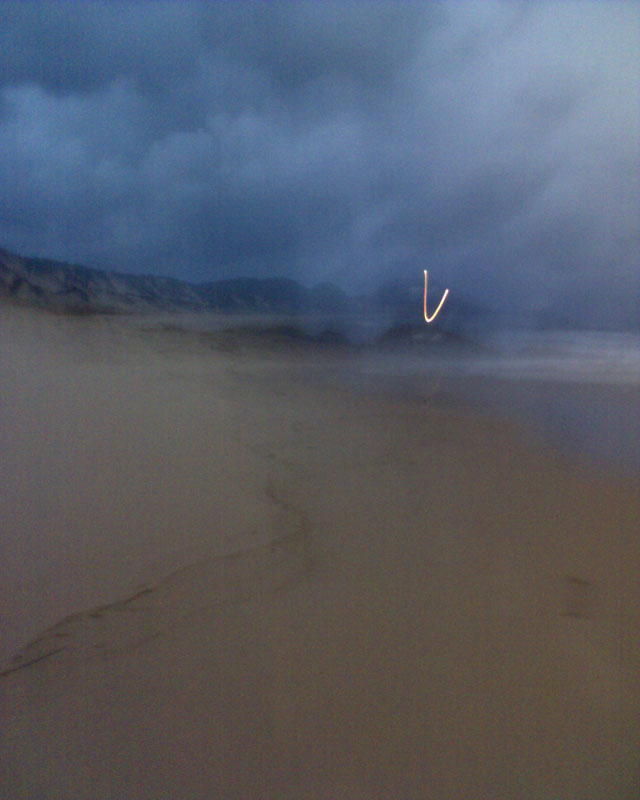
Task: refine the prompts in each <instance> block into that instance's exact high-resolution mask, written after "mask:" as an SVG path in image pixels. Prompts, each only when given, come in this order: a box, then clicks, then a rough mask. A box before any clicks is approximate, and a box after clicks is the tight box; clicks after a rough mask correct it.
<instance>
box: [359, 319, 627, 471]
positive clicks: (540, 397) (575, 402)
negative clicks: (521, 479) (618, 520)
mask: <svg viewBox="0 0 640 800" xmlns="http://www.w3.org/2000/svg"><path fill="white" fill-rule="evenodd" d="M483 345H484V348H483V349H482V350H478V351H473V352H471V351H467V352H463V353H460V352H448V349H447V348H446V347H445V348H442V350H441V351H440V352H438V353H433V354H429V353H426V354H420V355H419V356H418V355H416V354H411V353H402V354H400V353H394V354H387V355H377V356H369V357H365V358H363V359H362V361H361V364H360V373H359V378H360V379H361V380H365V381H367V382H369V381H373V382H381V383H384V384H385V385H386V386H387V387H389V386H390V385H396V386H397V387H398V388H399V389H401V390H402V391H408V392H411V393H415V394H419V395H423V396H426V397H428V396H429V395H433V396H438V395H446V396H447V397H450V398H454V399H458V400H461V401H463V402H464V403H465V404H468V405H471V406H473V407H476V408H479V409H481V410H483V411H487V410H488V411H499V412H501V413H506V414H507V415H509V416H510V417H511V418H513V419H514V420H515V421H517V422H520V423H524V424H525V425H526V426H529V427H531V428H532V429H533V430H534V431H535V432H537V433H539V434H541V435H542V436H543V437H544V438H545V439H547V440H548V441H549V442H551V443H552V444H553V445H554V446H556V447H558V448H560V449H561V450H563V451H564V452H565V453H567V454H569V455H573V456H575V457H576V458H579V459H582V460H583V461H586V462H589V463H590V464H592V465H595V466H597V467H598V466H602V467H607V468H614V469H616V470H620V471H622V472H624V473H631V474H637V475H638V477H640V335H638V334H633V333H610V332H593V331H588V332H584V331H546V332H522V331H519V332H509V333H502V334H500V335H494V336H493V337H492V338H490V339H487V340H486V341H485V342H484V343H483Z"/></svg>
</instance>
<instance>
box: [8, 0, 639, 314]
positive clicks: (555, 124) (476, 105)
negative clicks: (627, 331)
mask: <svg viewBox="0 0 640 800" xmlns="http://www.w3.org/2000/svg"><path fill="white" fill-rule="evenodd" d="M0 5H1V14H2V24H1V25H0V187H2V188H1V190H0V245H1V246H5V247H6V248H8V249H10V250H13V251H16V252H19V253H22V254H25V255H43V256H49V257H52V258H57V259H63V260H68V261H73V262H76V263H83V264H87V265H89V266H97V267H101V268H108V269H116V270H121V271H126V272H136V273H142V272H144V273H149V272H151V273H157V274H166V275H174V276H177V277H184V278H187V279H190V280H211V279H216V278H220V277H226V276H233V275H259V276H266V275H289V276H291V277H295V278H297V279H299V280H301V281H302V282H303V283H306V284H312V283H314V282H317V281H325V280H327V281H334V282H337V283H338V284H340V285H341V286H343V287H344V288H346V289H348V290H356V291H358V290H364V289H365V287H367V286H368V287H371V288H373V286H374V285H375V284H376V283H378V282H379V281H381V280H383V279H388V278H389V277H391V276H393V275H398V276H402V277H406V276H409V277H412V276H414V275H415V279H416V283H417V285H421V280H422V271H423V270H424V269H428V270H429V271H430V276H431V275H432V276H433V277H434V280H437V281H438V282H439V283H440V284H442V285H446V286H449V287H450V288H451V291H452V292H453V291H459V292H463V293H464V294H466V295H468V296H470V297H477V298H479V299H482V300H483V302H485V303H487V302H488V303H489V304H495V305H496V307H497V306H499V305H502V306H504V305H505V304H506V306H511V307H514V306H516V305H518V304H521V305H523V306H525V307H530V308H541V307H550V308H555V309H562V308H568V307H570V308H571V309H572V310H573V311H574V312H575V311H576V309H579V310H580V312H581V313H584V314H592V313H594V314H596V316H598V317H600V318H602V320H603V322H607V321H611V320H613V319H617V320H620V321H621V322H623V323H626V324H628V323H629V322H632V323H635V324H639V323H640V311H639V310H638V309H640V263H639V254H640V241H639V239H640V236H639V228H640V46H639V41H640V4H639V3H638V2H626V3H615V2H604V0H603V1H602V2H592V3H590V2H560V1H556V2H549V3H542V2H536V3H526V4H525V3H518V4H516V3H515V2H509V3H492V2H487V1H486V0H482V2H480V1H479V2H475V3H468V4H467V3H459V2H456V3H451V4H447V3H440V2H439V3H435V2H434V3H420V4H416V5H408V4H400V3H393V4H392V3H366V2H360V3H350V4H347V3H336V4H329V3H320V2H317V3H306V4H303V3H295V4H294V3H292V4H280V5H274V4H271V3H269V4H267V3H266V2H265V3H258V2H242V3H241V2H235V3H234V2H226V3H219V4H200V3H193V4H190V3H186V2H175V3H158V2H154V3H125V2H113V3H100V4H92V3H89V2H82V3H62V2H53V3H36V2H33V3H32V2H17V3H9V2H1V3H0Z"/></svg>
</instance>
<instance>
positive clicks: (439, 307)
mask: <svg viewBox="0 0 640 800" xmlns="http://www.w3.org/2000/svg"><path fill="white" fill-rule="evenodd" d="M427 280H428V277H427V270H426V269H425V271H424V318H425V321H426V322H433V320H434V319H435V318H436V317H437V316H438V314H439V313H440V309H441V308H442V306H443V305H444V301H445V300H446V299H447V295H448V294H449V290H448V289H445V290H444V294H443V295H442V300H441V301H440V303H439V304H438V307H437V308H436V310H435V311H434V312H433V314H432V315H431V316H429V315H428V314H427Z"/></svg>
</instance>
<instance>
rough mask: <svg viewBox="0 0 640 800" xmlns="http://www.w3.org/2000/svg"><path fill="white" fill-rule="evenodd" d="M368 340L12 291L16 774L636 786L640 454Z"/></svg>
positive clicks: (157, 787)
mask: <svg viewBox="0 0 640 800" xmlns="http://www.w3.org/2000/svg"><path fill="white" fill-rule="evenodd" d="M350 359H351V360H352V361H353V370H352V371H353V373H354V374H356V373H357V368H358V362H357V356H355V355H350V354H349V353H348V352H343V351H342V350H340V348H332V347H326V348H323V347H311V346H307V345H305V344H302V345H300V346H296V344H295V343H291V342H289V343H283V342H280V341H277V340H276V341H272V340H270V339H267V340H264V341H263V340H261V339H260V337H256V336H250V335H247V336H244V337H243V336H240V335H238V336H236V337H226V338H225V337H224V336H220V335H214V334H206V333H202V332H196V331H184V330H180V328H179V327H178V326H168V325H165V326H164V327H161V326H159V325H152V324H150V323H149V324H147V323H146V322H144V321H143V320H141V319H137V318H133V317H131V318H127V317H115V316H114V317H92V316H87V317H65V316H56V315H53V314H48V313H44V312H36V311H28V310H22V309H16V308H9V307H2V308H0V409H1V414H2V424H1V425H0V451H1V453H2V463H1V465H0V530H2V537H1V541H0V586H1V589H0V591H1V596H0V602H1V605H2V630H1V632H0V633H1V638H0V642H1V650H0V655H1V657H2V661H1V667H0V669H1V670H2V676H1V677H0V763H1V764H2V766H1V768H0V769H1V773H0V794H1V795H2V796H3V797H5V798H8V800H13V799H14V798H15V799H16V800H17V799H18V798H25V799H26V798H28V799H29V800H33V799H34V798H49V797H50V798H64V799H65V800H66V799H67V798H68V800H80V799H81V798H87V799H89V798H92V799H96V798H97V799H98V800H102V799H103V798H105V799H106V798H114V799H115V798H118V800H129V799H131V800H142V799H146V798H149V800H151V799H153V800H156V799H157V798H160V797H167V798H172V799H173V798H175V799H177V800H181V799H182V798H184V800H195V799H196V798H202V800H211V799H212V798H220V799H221V800H235V799H236V798H237V799H238V800H249V799H253V798H255V799H256V800H257V799H258V798H260V800H262V799H263V798H273V799H274V800H281V799H282V800H285V799H287V798H291V800H307V798H309V799H311V798H313V799H314V800H316V799H317V800H342V798H344V800H371V799H372V798H380V800H389V799H390V798H407V799H409V798H416V800H417V799H419V798H425V799H428V800H431V798H433V800H454V799H455V800H460V799H462V798H469V799H471V798H473V800H499V799H500V798H504V799H505V800H510V799H512V798H513V799H514V800H519V799H520V798H527V799H531V800H558V799H559V798H580V800H603V799H604V798H607V800H618V799H619V800H629V799H630V798H632V797H635V796H637V795H638V792H639V791H640V757H639V754H640V747H639V745H640V684H639V682H638V676H639V675H640V582H639V581H638V575H639V574H640V540H639V538H638V532H639V520H640V494H639V491H638V483H637V479H635V478H633V477H631V476H628V477H625V476H622V475H613V474H611V475H609V474H607V473H606V472H605V471H603V470H595V469H591V468H588V467H587V466H586V465H585V464H583V463H580V461H579V460H577V459H572V458H570V457H567V456H566V454H562V453H561V452H559V451H558V450H556V449H554V448H553V447H551V446H549V445H548V444H547V443H544V442H542V441H541V440H539V439H536V438H535V437H534V436H533V435H532V434H530V433H527V432H526V431H524V430H523V429H521V428H519V427H518V426H516V425H515V424H514V423H513V422H506V421H505V420H504V419H502V418H501V417H500V416H499V415H497V414H493V415H489V414H485V415H481V414H478V413H476V412H473V411H472V410H470V409H469V408H467V407H465V406H464V404H462V403H459V402H454V401H453V400H452V399H451V398H450V397H449V396H448V395H446V394H443V393H441V392H438V391H436V390H435V389H433V388H432V387H430V386H429V385H425V389H424V392H423V393H422V394H417V395H409V394H407V395H401V396H400V395H398V394H394V393H393V392H389V391H386V390H382V389H381V390H379V391H375V390H374V389H372V387H371V386H370V385H367V387H366V388H365V387H364V386H359V385H358V382H357V381H351V382H345V381H344V380H342V379H341V378H340V374H342V373H344V370H345V365H346V368H347V369H348V370H349V369H351V362H350ZM337 367H339V369H338V368H337Z"/></svg>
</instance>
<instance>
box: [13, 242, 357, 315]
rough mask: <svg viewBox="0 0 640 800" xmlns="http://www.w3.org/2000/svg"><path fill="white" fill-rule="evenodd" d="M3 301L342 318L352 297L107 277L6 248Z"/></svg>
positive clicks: (256, 282)
mask: <svg viewBox="0 0 640 800" xmlns="http://www.w3.org/2000/svg"><path fill="white" fill-rule="evenodd" d="M0 297H4V298H6V299H10V300H13V301H15V302H19V303H22V304H27V305H34V306H38V307H40V308H46V309H50V310H54V311H65V312H71V313H94V312H102V313H122V312H140V311H226V312H234V311H247V312H251V311H258V312H262V313H282V314H289V313H296V312H304V313H309V312H317V313H328V314H332V313H340V312H344V311H347V310H348V309H349V298H348V296H347V295H346V294H345V293H344V292H343V291H342V290H341V289H339V288H338V287H336V286H333V285H331V284H320V285H319V286H316V287H314V288H312V289H309V288H306V287H304V286H302V285H301V284H299V283H297V282H296V281H294V280H291V279H289V278H263V279H260V278H233V279H229V280H221V281H215V282H212V283H198V284H196V283H189V282H187V281H181V280H178V279H176V278H163V277H158V276H155V275H127V274H124V273H119V272H103V271H101V270H96V269H89V268H87V267H81V266H77V265H75V264H65V263H63V262H60V261H51V260H49V259H44V258H25V257H23V256H17V255H15V254H13V253H9V252H8V251H6V250H2V249H0Z"/></svg>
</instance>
